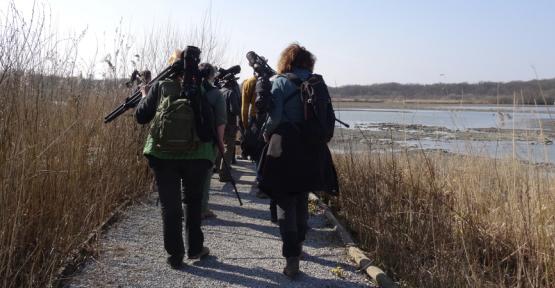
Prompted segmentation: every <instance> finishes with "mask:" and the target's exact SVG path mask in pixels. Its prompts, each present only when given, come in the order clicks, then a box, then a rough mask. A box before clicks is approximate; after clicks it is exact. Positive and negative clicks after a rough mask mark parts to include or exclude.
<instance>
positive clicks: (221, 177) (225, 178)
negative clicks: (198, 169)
mask: <svg viewBox="0 0 555 288" xmlns="http://www.w3.org/2000/svg"><path fill="white" fill-rule="evenodd" d="M220 182H224V183H225V182H231V176H220Z"/></svg>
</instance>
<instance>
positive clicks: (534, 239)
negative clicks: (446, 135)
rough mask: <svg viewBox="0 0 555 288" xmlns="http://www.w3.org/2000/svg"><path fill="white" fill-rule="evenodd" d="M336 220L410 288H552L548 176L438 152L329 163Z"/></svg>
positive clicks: (376, 154)
mask: <svg viewBox="0 0 555 288" xmlns="http://www.w3.org/2000/svg"><path fill="white" fill-rule="evenodd" d="M335 156H336V157H335V158H336V159H335V160H336V164H337V168H338V173H339V178H340V182H341V187H342V191H341V195H340V196H339V197H338V198H337V199H335V200H334V201H335V203H334V204H335V205H336V206H337V207H336V208H337V209H338V213H339V215H340V216H341V217H342V218H343V219H344V220H345V222H346V223H347V225H348V226H349V227H350V229H351V230H352V231H353V232H354V233H355V235H356V237H357V238H358V239H359V240H360V243H361V244H362V245H363V247H364V248H366V249H367V250H368V251H369V253H370V254H371V256H372V258H374V259H376V260H377V261H378V262H380V263H379V264H380V265H383V266H384V267H386V268H387V269H388V271H389V272H390V273H391V274H393V275H395V276H396V277H397V278H398V279H400V280H401V282H402V283H404V284H406V286H409V287H555V238H554V236H555V205H553V203H555V202H554V201H555V188H554V186H553V170H552V168H548V167H545V166H537V165H532V164H525V163H522V162H519V161H518V160H513V159H506V160H494V159H486V158H483V157H474V156H455V155H450V154H444V153H440V152H423V151H420V152H416V151H412V152H410V151H401V152H399V151H394V150H387V151H383V150H382V151H377V150H373V149H372V150H369V151H367V152H365V153H356V152H351V153H346V154H338V155H335Z"/></svg>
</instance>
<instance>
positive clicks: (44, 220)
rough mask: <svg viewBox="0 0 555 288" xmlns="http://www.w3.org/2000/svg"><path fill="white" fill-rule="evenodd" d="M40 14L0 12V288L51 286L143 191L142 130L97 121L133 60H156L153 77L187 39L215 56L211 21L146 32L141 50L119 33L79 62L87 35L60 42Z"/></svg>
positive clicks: (115, 100)
mask: <svg viewBox="0 0 555 288" xmlns="http://www.w3.org/2000/svg"><path fill="white" fill-rule="evenodd" d="M3 8H6V7H2V8H0V9H3ZM44 11H45V9H44V7H41V6H39V5H36V6H35V7H34V10H33V13H32V14H30V15H22V14H21V12H20V11H18V10H17V8H16V7H15V4H14V3H13V2H11V3H10V4H9V5H8V6H7V9H6V10H4V11H2V10H0V12H1V14H2V17H1V18H0V27H1V28H0V102H1V103H2V104H1V105H0V179H1V183H0V207H1V208H0V287H30V286H33V287H43V286H46V285H48V283H51V281H52V280H53V278H54V277H55V276H56V273H57V271H58V270H59V268H60V266H61V265H62V264H63V262H64V260H65V259H66V257H67V256H68V254H69V253H70V251H72V250H74V249H76V248H78V247H79V245H80V244H81V243H83V241H84V240H85V239H86V238H87V237H88V235H89V234H90V233H91V232H92V231H94V230H95V229H96V228H97V227H98V225H99V224H100V223H102V222H103V221H105V220H106V218H107V216H108V215H109V214H110V213H111V211H113V210H114V208H116V207H117V206H118V205H119V204H121V203H122V202H124V201H125V200H126V199H132V198H136V197H137V196H139V195H141V194H144V193H145V192H146V191H147V190H148V188H147V187H148V185H149V183H150V175H149V171H148V168H147V165H146V162H145V161H144V159H143V158H144V157H143V156H142V154H141V150H142V144H143V140H144V129H143V128H142V127H140V126H139V125H136V124H134V121H133V120H132V118H131V117H129V116H130V115H131V113H128V114H127V115H124V116H121V117H120V118H118V119H117V120H116V121H114V122H112V123H110V124H109V125H105V124H103V123H102V119H103V116H104V115H105V114H106V113H107V112H109V111H110V110H111V109H113V108H114V107H115V106H116V104H119V103H120V102H121V101H123V99H124V98H125V97H126V96H127V95H128V93H129V92H130V91H129V90H126V89H125V88H124V86H123V85H122V83H123V82H124V81H125V80H121V79H122V78H123V77H125V76H126V75H127V74H128V73H129V72H130V71H131V70H130V66H131V61H130V60H133V61H135V62H134V63H133V64H135V65H138V68H139V69H144V68H145V65H146V64H145V63H144V62H143V61H142V60H141V59H142V58H144V59H155V60H157V66H156V67H154V66H155V65H154V64H153V63H150V62H149V63H148V64H149V65H152V66H148V67H154V68H151V69H152V70H153V72H154V73H155V72H156V71H157V70H156V68H158V69H159V68H161V67H163V65H164V61H165V59H166V56H162V55H169V53H170V52H171V51H172V50H173V49H175V48H178V47H184V45H185V43H183V42H186V41H187V39H189V40H190V42H188V43H187V44H189V45H191V44H193V45H194V44H197V45H198V46H200V47H201V49H203V50H204V51H209V53H207V54H208V55H205V59H206V58H208V59H206V60H208V61H210V60H217V59H216V58H215V56H216V54H217V53H219V52H218V50H217V47H218V46H217V41H216V39H215V37H213V35H214V34H213V33H211V32H212V30H210V29H212V27H211V24H210V23H209V20H208V21H206V23H204V24H203V26H202V27H201V29H196V30H191V31H189V32H188V33H187V34H186V35H184V34H183V33H180V32H179V31H178V30H172V29H166V30H161V31H156V33H150V34H149V35H148V37H145V39H147V40H145V41H149V43H150V45H147V46H143V47H139V48H132V47H133V43H132V41H131V40H130V39H131V38H129V37H128V36H126V35H125V33H122V32H121V30H119V29H118V30H116V33H115V36H114V37H115V39H114V41H113V42H114V44H115V48H114V50H113V52H111V53H109V54H108V55H107V56H106V57H104V58H103V60H104V61H103V62H102V63H100V64H99V61H98V60H96V61H95V60H93V61H91V63H85V62H84V60H82V59H83V55H80V54H79V47H80V42H81V39H82V37H84V35H85V34H84V32H83V33H80V34H75V35H70V36H64V37H60V36H58V34H57V33H58V32H57V31H55V29H53V28H52V27H50V26H49V23H50V19H49V18H48V16H47V14H46V13H44ZM46 11H47V9H46ZM205 25H207V26H205ZM156 37H158V38H156ZM160 39H164V41H161V40H160ZM177 39H179V40H177ZM133 49H135V50H136V51H140V52H141V53H145V54H142V56H143V57H140V56H135V55H134V54H135V53H132V51H134V50H133ZM88 56H90V55H88ZM88 56H87V57H88ZM137 62H140V63H137ZM98 66H99V67H98ZM99 72H100V73H102V74H104V77H103V79H102V80H99V79H95V78H93V75H95V74H97V75H98V74H99ZM82 75H89V76H85V77H83V76H82Z"/></svg>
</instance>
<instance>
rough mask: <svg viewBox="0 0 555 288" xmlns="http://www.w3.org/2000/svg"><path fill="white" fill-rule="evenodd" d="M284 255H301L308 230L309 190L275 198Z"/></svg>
mask: <svg viewBox="0 0 555 288" xmlns="http://www.w3.org/2000/svg"><path fill="white" fill-rule="evenodd" d="M275 201H276V204H277V217H278V222H279V232H280V234H281V240H282V242H283V246H282V255H283V257H286V258H288V257H299V256H301V251H302V242H303V241H304V240H305V236H306V231H307V230H308V192H304V193H299V194H295V195H286V196H282V197H279V198H276V199H275Z"/></svg>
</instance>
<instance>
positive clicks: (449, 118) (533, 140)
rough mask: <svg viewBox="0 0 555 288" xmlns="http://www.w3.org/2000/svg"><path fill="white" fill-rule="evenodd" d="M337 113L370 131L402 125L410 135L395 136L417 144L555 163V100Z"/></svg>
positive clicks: (404, 142) (398, 141)
mask: <svg viewBox="0 0 555 288" xmlns="http://www.w3.org/2000/svg"><path fill="white" fill-rule="evenodd" d="M336 116H337V117H338V118H339V119H341V120H342V121H344V122H346V123H348V124H350V125H351V128H350V129H355V130H361V131H365V132H366V133H369V134H372V133H378V132H380V131H382V132H383V131H385V130H387V129H396V130H403V131H404V132H405V133H407V134H408V135H409V137H404V138H403V139H399V137H397V139H393V140H394V141H395V142H396V144H399V145H401V146H405V147H410V148H414V149H440V150H445V151H448V152H453V153H462V154H472V155H481V156H490V157H495V158H502V157H515V158H518V159H521V160H526V161H531V162H535V163H555V145H554V144H553V141H554V140H555V139H553V138H554V135H555V125H554V123H555V106H488V105H462V106H455V105H450V106H448V105H446V106H432V107H423V108H418V107H416V108H415V107H410V108H391V109H388V108H376V109H373V108H365V109H339V110H336ZM499 135H504V136H503V137H499ZM511 135H518V136H514V137H512V139H511ZM382 136H383V135H382ZM401 138H402V137H401Z"/></svg>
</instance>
